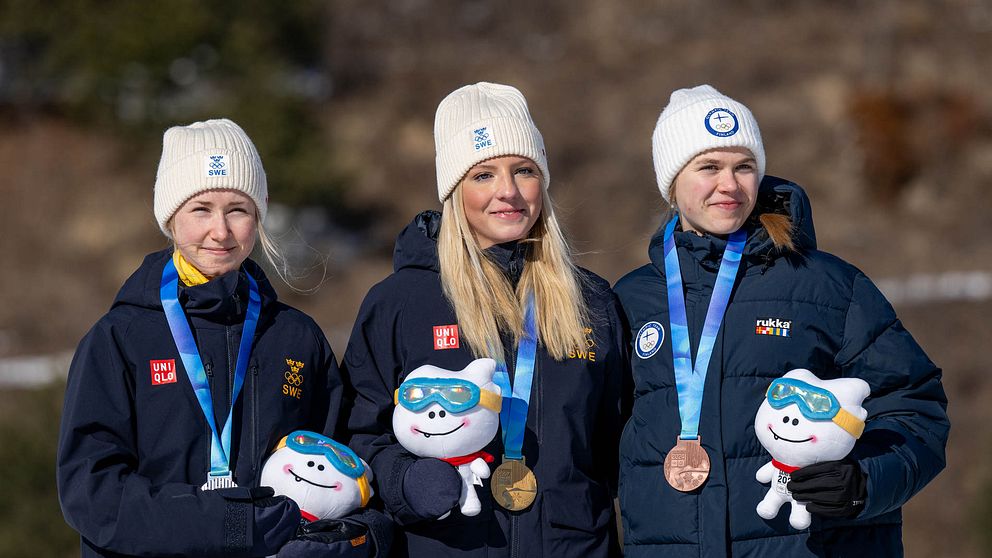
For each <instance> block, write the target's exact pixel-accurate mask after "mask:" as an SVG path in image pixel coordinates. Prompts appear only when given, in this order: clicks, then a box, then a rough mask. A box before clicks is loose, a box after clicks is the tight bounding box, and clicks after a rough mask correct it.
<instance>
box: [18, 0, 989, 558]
mask: <svg viewBox="0 0 992 558" xmlns="http://www.w3.org/2000/svg"><path fill="white" fill-rule="evenodd" d="M27 4H28V3H17V2H14V3H12V4H10V5H9V6H8V7H6V8H2V9H0V15H2V16H4V17H0V20H2V21H3V22H4V23H2V24H0V169H3V175H4V177H3V180H0V196H2V198H0V199H2V200H3V201H2V203H0V248H2V253H3V254H4V255H5V258H6V259H5V261H6V262H7V266H6V270H7V272H6V273H3V274H0V291H2V292H3V293H4V297H3V301H4V304H3V305H2V306H0V357H9V356H20V355H35V354H49V353H56V352H61V351H66V350H72V349H73V348H74V347H75V344H76V342H77V341H78V340H79V338H80V337H81V336H82V335H83V334H84V333H85V332H86V330H87V329H88V328H89V326H90V325H92V323H93V322H94V321H95V320H96V319H97V318H99V316H100V315H101V314H102V313H103V312H104V311H105V310H106V309H107V308H108V307H109V305H110V302H111V301H112V299H113V296H114V294H115V292H116V290H117V288H118V287H119V285H120V284H121V282H122V281H123V280H124V279H125V278H126V277H127V276H128V275H129V274H130V272H131V271H132V270H133V268H134V267H136V266H137V264H138V263H139V262H140V259H141V257H142V256H143V255H144V254H145V253H147V252H149V251H152V250H155V249H158V248H161V247H164V246H165V245H166V241H165V239H164V237H162V236H161V234H160V233H159V232H158V230H157V227H156V225H155V223H154V220H153V218H152V211H151V205H152V184H153V182H154V175H155V169H156V165H157V157H158V150H159V148H160V145H159V143H158V142H159V141H160V137H161V132H162V131H163V130H164V128H165V127H166V126H167V125H169V124H170V123H186V122H189V121H192V120H195V119H199V118H203V117H206V116H212V115H217V116H221V115H229V116H232V117H233V118H235V119H236V120H238V121H239V122H241V123H242V124H243V125H244V126H245V128H246V130H247V131H248V133H249V134H250V135H252V136H253V138H255V140H256V143H257V144H258V145H259V149H260V151H261V154H262V158H263V161H264V162H265V164H266V167H267V168H268V169H270V173H269V174H270V181H271V189H272V190H271V191H272V197H273V201H275V202H284V203H286V204H289V205H288V206H287V207H286V208H283V209H282V210H280V211H277V212H274V217H276V218H277V220H278V221H279V226H278V227H277V228H280V229H282V228H285V227H288V228H289V229H293V230H296V231H297V233H296V234H295V235H294V234H290V235H289V236H288V237H287V238H288V240H289V242H290V243H291V244H293V243H298V242H297V241H298V239H299V238H301V237H302V239H303V240H305V241H306V242H307V243H309V244H310V245H311V246H312V247H313V249H314V250H315V251H316V253H317V254H320V255H324V256H327V257H328V264H327V269H328V273H329V276H328V278H327V280H326V282H325V283H324V284H323V286H322V288H321V289H320V290H318V291H317V292H316V293H315V294H311V295H302V294H297V293H294V292H293V291H291V290H290V289H288V288H281V290H280V292H281V294H282V295H283V296H284V298H285V299H287V300H288V301H289V302H290V303H291V304H294V305H296V306H298V307H300V308H301V309H303V310H305V311H306V312H308V313H310V314H311V315H313V316H314V317H315V318H316V320H317V321H318V323H320V324H321V325H322V327H324V328H325V331H326V332H327V333H328V337H329V338H330V340H331V343H332V345H333V347H334V349H335V351H336V352H337V353H338V355H340V354H341V353H343V351H344V349H345V345H346V342H347V336H348V333H349V330H350V327H351V323H352V320H353V319H354V317H355V314H356V312H357V308H358V305H359V304H360V302H361V299H362V297H363V296H364V294H365V292H366V291H367V289H368V288H369V287H370V286H371V285H372V284H373V283H374V282H375V281H378V280H379V279H381V278H383V277H384V276H385V275H386V274H387V273H388V272H389V270H390V269H391V265H390V260H389V256H390V250H391V247H392V242H393V239H394V237H395V235H396V233H397V232H398V231H399V230H400V228H401V227H402V226H403V225H404V224H405V223H406V222H407V221H409V219H411V218H412V217H413V215H415V214H416V213H417V212H418V211H420V210H421V209H426V208H433V207H436V206H437V201H436V197H435V194H436V190H435V186H434V167H433V163H434V161H433V138H432V126H433V116H434V109H435V108H436V106H437V103H438V101H440V99H441V98H443V96H444V95H445V94H447V93H448V92H450V91H451V90H453V89H455V88H456V87H458V86H460V85H463V84H466V83H472V82H476V81H482V80H486V81H497V82H504V83H511V84H514V85H516V86H517V87H519V88H520V89H521V90H522V91H523V92H524V94H525V95H526V96H527V98H528V100H529V103H530V108H531V111H532V113H533V115H534V118H535V120H536V121H537V124H538V125H539V127H540V128H541V130H542V132H543V133H544V136H545V140H546V144H547V146H548V151H549V162H550V168H551V174H552V195H553V196H554V198H555V200H556V202H557V203H558V205H559V206H560V207H561V209H562V212H563V216H564V220H565V224H566V227H567V230H568V232H569V233H570V236H571V238H572V239H573V240H574V244H575V246H576V248H577V250H578V251H579V252H580V253H581V257H580V261H581V263H582V265H584V266H585V267H588V268H590V269H592V270H593V271H596V272H598V273H600V274H601V275H603V276H605V277H607V278H608V279H610V280H611V281H612V280H616V279H617V278H619V277H620V276H621V275H622V274H623V273H625V272H626V271H628V270H630V269H632V268H634V267H635V266H637V265H640V264H641V263H643V262H644V261H646V245H647V239H648V237H649V236H650V234H651V233H652V232H653V231H654V229H655V228H656V227H657V225H658V216H659V214H660V212H661V203H662V202H661V199H660V196H659V195H658V192H657V189H656V186H655V184H654V173H653V170H652V167H651V157H650V136H651V130H652V129H653V126H654V123H655V119H656V118H657V116H658V113H659V111H660V110H661V109H662V107H663V106H664V105H665V104H666V103H667V100H668V94H669V93H670V92H671V91H672V89H675V88H678V87H684V86H690V85H696V84H699V83H711V84H713V85H715V86H716V87H717V88H718V89H720V90H721V91H723V92H724V93H726V94H728V95H730V96H732V97H735V98H737V99H739V100H741V101H742V102H744V103H745V104H747V105H748V106H750V107H751V109H752V110H753V111H754V113H755V115H756V117H757V118H758V121H759V122H760V124H761V126H762V132H763V136H764V142H765V149H766V152H767V154H768V173H769V174H773V175H778V176H784V177H788V178H790V179H792V180H794V181H796V182H798V183H800V184H802V185H804V186H805V187H806V188H807V190H808V192H809V194H810V197H811V198H812V201H813V209H814V217H815V218H816V225H817V236H818V240H819V244H820V247H821V248H822V249H825V250H827V251H830V252H833V253H836V254H838V255H840V256H842V257H844V258H845V259H847V260H849V261H851V262H852V263H854V264H856V265H857V266H859V267H861V268H862V269H864V270H865V271H866V272H867V273H868V274H869V276H871V277H873V278H877V279H880V278H896V279H898V278H903V277H907V276H909V275H911V274H916V273H939V272H948V271H980V272H992V246H990V245H989V243H988V242H987V239H988V238H992V219H989V217H988V213H989V211H990V210H992V95H990V94H989V93H988V92H989V91H992V75H990V74H989V73H988V72H987V71H984V70H983V69H984V68H987V67H988V64H989V62H988V54H989V53H992V4H990V3H989V2H987V1H985V0H951V1H948V2H942V3H932V2H927V1H925V0H905V1H895V0H886V1H882V2H863V1H853V0H842V1H837V2H814V1H801V2H792V3H788V4H783V3H779V2H772V1H768V0H751V1H746V2H729V1H727V2H718V1H693V0H679V1H673V2H646V1H638V2H597V1H596V0H579V1H573V2H564V1H558V0H552V1H548V2H542V3H539V5H538V3H531V2H510V3H499V4H497V3H489V2H482V1H470V2H464V1H455V0H442V1H434V2H428V1H426V0H400V1H395V2H384V3H369V2H361V1H358V0H339V1H337V2H333V3H331V4H330V5H329V6H321V5H319V4H318V3H308V2H303V3H300V4H299V5H298V7H297V9H298V10H299V11H298V13H295V14H290V15H286V14H279V10H278V9H275V8H272V7H270V6H268V4H267V3H265V2H249V3H247V4H246V6H248V7H250V8H252V9H258V10H260V11H261V12H262V13H263V15H261V16H258V17H254V18H251V17H247V16H244V15H241V16H238V17H235V16H231V19H232V20H233V23H232V21H229V20H228V19H225V18H224V17H223V16H221V15H217V14H213V15H211V14H209V13H208V14H206V15H202V14H201V15H198V16H196V17H193V16H184V17H181V18H177V19H176V21H175V22H174V23H173V24H172V25H174V26H178V25H182V24H183V22H186V23H185V24H186V25H187V26H188V27H187V28H184V30H183V31H182V32H180V30H175V29H174V30H172V31H170V32H168V33H166V32H164V31H162V30H161V29H158V28H159V27H162V26H163V25H162V24H160V23H157V22H154V25H155V26H156V27H155V29H156V30H155V31H149V32H148V33H146V35H147V37H144V39H143V38H142V37H141V36H137V37H130V36H125V37H123V38H121V37H118V35H114V34H112V33H111V31H110V30H109V29H107V30H103V31H105V33H106V34H107V35H108V36H109V37H111V38H114V37H116V39H114V40H109V39H108V42H109V43H111V44H112V46H113V48H110V47H107V46H104V47H102V48H104V49H106V52H101V53H100V55H99V56H97V57H96V58H95V60H96V61H91V59H90V58H87V57H85V56H82V55H81V54H80V53H79V50H78V49H82V48H86V46H87V45H88V44H90V43H89V42H87V41H96V39H97V38H98V37H100V36H101V34H100V30H97V31H91V32H89V33H82V32H79V31H76V32H75V34H73V33H69V34H68V35H67V36H71V37H75V39H76V41H77V42H76V43H74V44H72V45H70V46H62V47H61V48H62V50H60V51H58V56H54V58H53V55H52V54H51V51H50V49H47V48H48V47H46V45H48V46H51V44H57V43H58V39H56V38H54V37H53V36H50V35H49V33H53V32H56V31H58V32H63V31H66V32H67V33H68V31H67V30H68V29H71V28H73V27H72V25H69V23H79V24H80V25H82V24H84V23H80V22H90V21H92V19H94V18H90V19H87V18H84V17H82V15H83V14H75V13H74V12H73V13H71V14H70V15H68V16H64V17H69V18H72V17H78V18H79V19H77V20H73V21H72V22H61V21H55V20H51V21H49V19H51V18H55V17H57V16H54V15H47V16H44V17H43V18H42V19H43V21H40V22H32V23H31V24H32V25H36V26H37V27H36V28H31V29H28V30H27V31H24V30H23V29H20V28H18V29H14V28H13V27H12V25H13V24H12V23H11V22H12V21H20V20H19V19H18V17H20V18H22V19H23V20H24V21H31V20H30V18H29V17H27V16H24V13H26V12H23V10H26V9H27V8H25V7H24V6H26V5H27ZM77 5H87V3H85V2H84V3H77ZM163 5H164V6H165V7H162V8H159V9H161V10H162V11H169V10H172V11H176V12H177V13H179V12H181V13H185V12H183V9H189V8H190V6H189V5H187V3H184V2H180V1H173V2H166V3H164V4H163ZM229 7H230V6H229ZM19 8H20V9H21V10H22V11H21V12H19V11H18V9H19ZM218 9H219V8H218ZM111 11H112V12H113V13H111V14H107V17H108V18H109V17H110V16H113V17H114V18H117V19H116V20H115V21H117V22H121V21H128V18H131V17H134V18H138V17H139V15H136V14H130V13H129V12H127V9H126V8H120V7H117V8H114V9H112V10H111ZM207 11H209V10H207ZM22 12H23V13H22ZM18 14H20V15H18ZM73 14H75V15H73ZM277 15H278V16H279V17H277ZM15 16H17V17H15ZM291 16H292V17H291ZM239 18H240V19H239ZM294 18H295V19H294ZM95 19H99V18H95ZM187 20H189V21H187ZM268 21H270V22H271V29H276V30H278V32H276V31H272V32H270V33H268V34H265V33H263V31H264V30H266V29H268V27H266V22H268ZM146 23H147V22H146ZM86 24H90V23H86ZM92 25H96V24H92ZM280 33H281V34H283V35H284V36H289V35H292V36H293V40H292V41H289V42H288V43H287V44H281V43H280V40H281V35H280ZM59 36H61V35H59ZM143 40H144V41H145V42H142V41H143ZM151 43H154V44H153V45H152V44H151ZM155 45H158V46H157V47H155ZM129 49H130V50H129ZM129 53H130V54H129ZM252 56H257V60H258V61H259V65H258V66H256V65H252V64H249V63H250V62H252V61H253V60H254V59H253V58H252ZM35 57H38V59H40V60H42V61H44V63H42V64H38V65H37V67H35V66H33V65H32V64H30V63H29V62H30V61H33V60H35ZM177 60H179V61H180V62H177ZM84 62H85V63H86V64H91V65H92V67H91V66H89V65H86V66H85V68H86V72H85V73H84V72H81V70H80V68H82V67H84ZM97 62H100V63H97ZM59 64H61V65H59ZM52 68H54V69H52ZM46 71H48V72H49V73H45V72H46ZM52 76H56V77H57V76H75V77H74V78H73V79H72V80H66V83H63V82H60V81H59V80H58V79H56V78H53V77H52ZM217 76H220V77H217ZM101 80H104V81H101ZM94 83H97V84H98V85H93V84H94ZM291 248H292V249H291V250H290V252H291V253H294V254H296V253H299V254H302V256H301V257H300V260H299V262H300V263H301V265H310V264H312V263H313V257H312V256H313V253H312V252H307V251H306V250H305V249H302V250H301V249H300V248H299V246H295V245H294V246H293V247H291ZM307 254H310V256H309V257H308V256H307ZM317 275H319V273H318V274H316V275H311V276H310V278H307V279H304V280H301V282H300V285H301V286H303V287H306V286H310V285H312V284H314V283H315V282H316V281H317V279H315V278H314V277H316V276H317ZM896 310H897V311H898V312H899V313H900V316H901V317H902V319H903V321H904V323H905V324H906V326H907V328H908V329H909V330H910V331H911V332H913V333H914V335H915V336H916V338H917V339H918V341H919V342H920V343H921V344H922V345H923V346H924V348H925V349H926V350H927V351H928V353H929V354H930V356H931V358H932V359H933V360H934V361H935V362H937V363H938V364H939V365H941V366H942V367H943V368H944V374H945V376H944V379H945V387H946V389H947V392H948V398H949V400H950V407H949V413H950V416H951V420H952V437H951V443H950V445H949V447H948V469H947V470H946V471H945V472H944V473H942V474H941V476H940V477H938V479H937V480H936V481H935V482H934V483H932V484H931V485H930V486H929V487H928V488H926V489H925V490H924V491H923V492H922V493H921V494H920V495H918V496H917V497H916V498H914V499H913V500H912V501H911V502H910V504H909V505H908V506H907V507H906V508H905V521H906V527H905V541H906V551H907V555H908V556H920V557H922V556H928V557H929V556H963V557H972V556H982V555H992V536H990V535H988V534H987V531H988V529H987V528H988V525H989V524H992V507H990V505H989V504H988V503H987V502H986V501H992V467H990V466H989V465H990V464H992V459H990V458H992V435H990V434H988V429H987V428H984V426H985V424H986V423H988V422H989V421H990V420H992V410H990V408H989V406H988V405H987V403H986V402H987V401H990V400H992V380H989V379H988V375H987V374H986V373H985V371H986V367H987V366H988V359H987V358H985V354H984V349H985V346H986V345H987V343H988V340H989V339H992V326H990V325H989V321H988V319H987V318H986V316H987V315H988V314H989V313H990V312H992V300H990V299H989V298H988V297H985V298H980V299H978V300H973V301H939V302H930V303H927V302H917V303H914V304H910V303H908V302H907V303H897V305H896ZM57 396H58V394H56V395H55V397H57ZM21 399H22V398H20V397H18V396H17V394H16V392H12V393H7V394H3V398H2V400H4V401H5V402H6V401H10V402H12V404H13V403H14V402H16V401H17V400H21ZM18 409H20V407H18ZM0 418H2V419H3V421H4V424H12V425H16V424H18V422H17V421H24V422H25V423H28V422H30V423H32V424H35V423H37V422H38V421H52V420H56V417H52V416H50V415H44V416H40V417H32V416H30V414H29V412H27V411H25V412H24V413H22V412H18V413H9V414H4V413H0ZM49 434H50V433H49ZM0 445H2V444H0ZM41 455H48V454H47V453H44V452H42V453H41ZM46 459H48V458H47V457H46ZM49 465H50V464H48V463H46V464H45V466H49ZM30 496H31V495H26V496H20V497H19V498H21V499H17V498H15V499H14V502H20V504H15V505H27V504H26V502H28V501H29V499H30ZM43 498H44V501H45V503H46V505H48V506H49V507H50V509H51V512H52V513H53V514H54V513H57V508H55V507H51V506H52V505H53V503H52V498H53V494H46V495H44V496H43ZM5 506H6V507H5ZM16 512H17V509H16V508H14V507H11V505H10V504H0V519H2V520H4V521H7V520H8V518H12V517H15V516H16ZM56 519H57V516H52V520H56ZM10 521H13V520H10ZM0 523H3V521H0ZM8 523H9V521H8ZM2 529H3V528H2V527H0V546H2V543H3V542H4V541H6V540H8V539H5V538H3V536H2V535H3V531H2ZM983 537H985V538H983ZM10 540H19V539H16V538H15V539H10ZM11 544H13V543H11ZM70 551H71V549H70ZM0 554H3V552H2V551H0ZM9 555H12V556H13V555H22V554H18V553H17V552H15V551H12V553H11V554H9ZM53 555H57V554H53Z"/></svg>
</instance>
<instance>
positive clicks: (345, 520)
mask: <svg viewBox="0 0 992 558" xmlns="http://www.w3.org/2000/svg"><path fill="white" fill-rule="evenodd" d="M392 541H393V523H392V521H391V520H390V519H389V518H388V517H386V515H384V514H383V513H382V512H380V511H378V510H372V509H364V510H357V511H355V512H354V513H351V514H349V515H346V516H344V517H342V518H340V519H320V520H317V521H314V522H312V523H309V522H307V523H304V524H303V525H301V526H300V529H299V531H297V533H296V537H295V538H293V539H292V540H290V541H289V542H288V543H286V544H285V546H283V547H282V548H281V549H279V554H278V555H277V558H320V557H322V556H328V557H333V558H343V557H346V556H347V557H348V558H386V556H389V550H390V547H391V545H392Z"/></svg>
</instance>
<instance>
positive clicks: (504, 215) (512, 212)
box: [491, 209, 524, 219]
mask: <svg viewBox="0 0 992 558" xmlns="http://www.w3.org/2000/svg"><path fill="white" fill-rule="evenodd" d="M523 214H524V210H523V209H504V210H502V211H493V212H491V215H493V216H495V217H498V218H500V219H516V218H517V217H522V216H523Z"/></svg>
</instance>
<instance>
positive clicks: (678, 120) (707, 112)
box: [651, 85, 765, 203]
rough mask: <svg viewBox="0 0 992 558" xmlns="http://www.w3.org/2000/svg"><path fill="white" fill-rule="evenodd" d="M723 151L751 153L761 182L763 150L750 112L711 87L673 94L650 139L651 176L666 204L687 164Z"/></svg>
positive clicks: (756, 126) (683, 90)
mask: <svg viewBox="0 0 992 558" xmlns="http://www.w3.org/2000/svg"><path fill="white" fill-rule="evenodd" d="M722 147H743V148H746V149H748V150H750V151H751V154H752V155H754V160H755V162H756V163H757V165H758V182H761V179H762V178H763V177H764V176H765V148H764V146H763V145H762V143H761V131H760V130H759V129H758V123H757V121H755V119H754V115H752V114H751V111H750V110H748V108H747V107H746V106H744V105H743V104H741V103H739V102H737V101H735V100H733V99H731V98H730V97H727V96H726V95H723V94H722V93H720V92H719V91H717V90H716V89H714V88H713V86H711V85H699V86H697V87H693V88H691V89H679V90H676V91H674V92H673V93H672V97H671V99H670V100H669V101H668V106H666V107H665V110H663V111H661V116H659V117H658V123H657V124H656V125H655V127H654V134H653V135H652V137H651V151H652V152H653V155H654V172H655V176H656V177H657V179H658V189H659V190H661V195H662V197H663V198H665V201H667V202H669V203H671V186H672V182H673V181H674V180H675V177H676V176H678V174H679V172H680V171H681V170H682V167H684V166H685V165H686V163H688V162H689V161H691V160H692V158H693V157H695V156H696V155H699V154H700V153H702V152H703V151H708V150H710V149H717V148H722Z"/></svg>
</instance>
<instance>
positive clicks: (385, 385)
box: [342, 212, 627, 558]
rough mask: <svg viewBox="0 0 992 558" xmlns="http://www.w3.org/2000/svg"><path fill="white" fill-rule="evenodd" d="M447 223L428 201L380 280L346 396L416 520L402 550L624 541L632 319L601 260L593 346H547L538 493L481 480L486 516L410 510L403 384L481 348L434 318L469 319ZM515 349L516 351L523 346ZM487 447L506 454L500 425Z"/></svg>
mask: <svg viewBox="0 0 992 558" xmlns="http://www.w3.org/2000/svg"><path fill="white" fill-rule="evenodd" d="M439 223H440V214H438V213H437V212H424V213H422V214H420V215H419V216H418V217H417V218H416V219H415V220H414V222H413V223H411V224H410V225H409V226H407V228H406V229H405V230H404V231H403V232H402V233H401V234H400V236H399V238H398V240H397V242H396V250H395V253H394V268H395V273H393V274H392V275H390V276H389V277H387V278H386V279H385V280H384V281H382V282H381V283H379V284H377V285H375V286H374V287H372V289H371V290H370V291H369V293H368V296H367V297H366V298H365V301H364V302H363V304H362V307H361V309H360V310H359V314H358V319H357V322H356V323H355V327H354V330H353V332H352V335H351V341H350V343H349V345H348V349H347V350H346V352H345V356H344V361H343V363H342V369H343V371H344V374H345V377H346V383H349V384H350V388H349V389H348V390H347V391H348V394H349V395H348V396H347V397H346V399H347V400H351V401H353V406H352V407H351V409H350V417H349V422H348V428H349V431H350V432H352V433H353V437H352V439H351V446H352V447H353V448H354V449H355V451H357V452H358V453H359V454H360V455H361V456H362V457H363V458H364V459H365V460H366V461H368V462H369V463H371V466H372V469H373V470H374V472H375V481H376V482H377V483H378V495H379V496H381V497H382V499H383V501H384V502H385V506H386V509H387V510H388V511H389V512H391V513H392V514H393V517H394V518H395V519H396V521H397V522H398V523H399V524H401V525H404V528H403V530H402V531H401V532H400V533H398V534H397V541H396V542H395V546H394V550H395V552H394V555H400V556H415V557H421V556H430V557H432V558H439V557H442V556H478V557H498V556H514V557H521V558H523V557H529V556H583V557H585V558H595V557H604V556H608V555H611V554H612V553H616V552H618V551H619V548H618V547H617V542H616V540H615V539H616V536H615V531H616V529H615V521H614V518H615V515H614V512H613V505H612V496H611V492H612V490H611V486H613V482H614V480H615V474H616V469H617V463H616V455H617V444H618V434H619V428H620V408H619V407H620V405H619V397H620V381H621V378H622V375H623V374H624V373H625V370H624V368H625V367H626V366H627V362H626V356H625V352H624V351H625V349H624V346H625V342H624V341H623V339H622V335H624V330H625V328H624V327H622V326H621V325H620V321H619V320H620V317H619V308H618V306H617V305H616V298H615V296H614V295H613V293H612V292H611V290H610V288H609V285H608V284H607V283H606V282H605V281H603V280H602V279H600V278H599V277H597V276H595V275H593V274H592V273H589V272H583V277H584V283H585V285H584V289H583V294H584V296H585V300H586V302H587V304H588V305H589V309H590V312H591V314H592V323H590V324H589V327H590V329H591V331H590V332H589V333H588V334H587V337H588V343H587V344H588V345H589V346H588V347H585V348H581V350H577V351H576V352H575V353H573V354H572V355H571V356H570V357H569V358H566V359H565V360H564V361H555V360H554V359H553V358H552V357H551V356H550V355H548V353H547V352H546V351H545V350H544V348H543V346H539V347H538V353H537V363H536V367H535V372H534V382H533V387H532V393H531V402H530V409H529V414H528V417H527V428H526V433H525V436H524V446H523V454H524V456H525V458H526V462H527V465H528V466H529V467H530V468H531V469H532V470H533V471H534V473H535V475H536V477H537V482H538V495H537V499H536V500H535V501H534V503H533V504H532V505H531V506H530V507H529V508H528V509H527V510H524V511H521V512H508V511H506V510H504V509H503V508H501V507H499V506H498V505H496V504H494V503H493V501H492V496H491V492H490V487H489V480H485V481H484V486H482V487H479V489H478V492H479V495H480V499H481V500H482V511H481V513H479V515H477V516H474V517H465V516H463V515H462V514H460V513H459V511H458V510H457V509H455V510H454V511H452V512H451V515H450V516H448V517H447V518H445V519H443V520H439V521H433V520H429V521H419V520H420V519H422V518H419V517H418V516H417V515H416V514H415V513H413V512H412V511H411V510H410V508H409V506H408V503H407V501H406V500H405V498H404V496H403V489H402V480H403V476H404V473H405V472H406V470H407V468H408V467H409V466H410V464H411V463H412V462H413V461H414V459H415V458H414V456H413V455H411V454H410V453H408V452H407V451H406V450H405V449H404V448H403V447H402V446H400V445H399V444H398V443H397V441H396V438H395V437H394V436H393V433H392V422H391V417H392V412H393V391H394V390H395V389H396V388H397V387H398V386H399V384H400V383H401V382H402V381H403V379H404V378H405V377H406V375H407V374H408V373H409V372H411V371H412V370H414V369H415V368H417V367H418V366H420V365H423V364H432V365H435V366H440V367H442V368H447V369H451V370H460V369H462V368H464V367H465V366H466V365H467V364H468V363H469V362H471V361H472V360H473V358H474V357H473V355H472V352H471V351H470V350H469V348H468V347H467V344H466V343H465V342H464V340H460V343H459V347H458V348H443V349H438V348H437V347H436V345H435V339H434V326H445V325H452V324H456V323H457V322H456V319H455V314H454V311H453V309H452V308H451V306H450V304H449V303H448V301H447V299H446V298H445V296H444V294H443V293H442V290H441V279H440V274H439V272H438V259H437V243H436V234H437V230H438V227H439ZM519 247H520V246H518V248H519ZM498 263H500V265H501V267H502V268H503V269H504V271H506V272H508V273H509V274H510V275H511V276H512V275H513V274H515V273H519V271H520V270H521V269H522V267H521V266H522V263H523V260H522V251H517V253H515V254H514V255H511V257H510V258H509V259H508V260H507V261H505V262H503V261H499V262H498ZM505 350H506V351H507V354H509V355H513V354H515V349H514V348H513V347H511V346H507V347H505ZM511 374H512V370H511ZM485 450H486V451H488V452H489V453H491V454H492V455H494V456H496V459H497V460H499V459H500V456H501V455H502V442H501V440H500V436H496V439H495V440H494V441H493V443H492V444H490V445H489V446H488V447H487V448H486V449H485ZM493 466H495V464H494V465H493Z"/></svg>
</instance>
